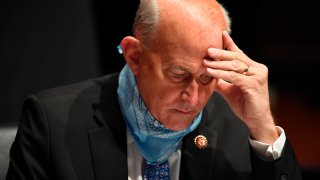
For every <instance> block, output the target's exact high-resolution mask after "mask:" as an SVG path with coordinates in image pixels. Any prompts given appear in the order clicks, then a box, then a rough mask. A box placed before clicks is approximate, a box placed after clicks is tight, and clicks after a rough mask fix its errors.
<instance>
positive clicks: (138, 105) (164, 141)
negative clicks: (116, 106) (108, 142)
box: [117, 65, 202, 164]
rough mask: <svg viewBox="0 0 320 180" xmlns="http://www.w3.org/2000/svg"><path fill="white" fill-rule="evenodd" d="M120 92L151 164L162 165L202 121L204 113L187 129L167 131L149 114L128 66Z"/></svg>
mask: <svg viewBox="0 0 320 180" xmlns="http://www.w3.org/2000/svg"><path fill="white" fill-rule="evenodd" d="M117 92H118V98H119V103H120V108H121V111H122V114H123V117H124V119H125V121H126V123H127V127H128V129H129V131H130V133H131V135H132V137H133V139H134V141H135V143H136V144H137V145H138V148H139V150H140V152H141V153H142V155H143V157H144V158H145V159H146V161H147V162H148V163H149V164H159V163H162V162H164V161H165V160H167V159H168V158H169V156H170V155H171V154H172V153H173V152H175V151H176V150H177V149H178V148H179V147H180V145H181V139H182V138H183V137H184V136H185V135H187V134H188V133H190V132H191V131H193V130H194V129H195V128H196V127H197V126H198V125H199V123H200V121H201V117H202V111H201V112H200V113H199V114H198V116H197V117H196V118H195V119H194V121H193V123H192V124H191V125H190V126H189V127H187V128H186V129H184V130H181V131H174V130H170V129H168V128H165V127H164V126H163V125H162V124H161V122H159V121H158V120H156V119H155V118H154V117H153V116H152V115H151V114H150V112H149V111H148V108H147V107H146V105H145V104H144V102H143V100H142V98H141V96H140V94H139V91H138V87H137V86H136V82H135V77H134V75H133V74H132V72H131V70H130V68H129V67H128V65H125V66H124V68H123V69H122V71H121V72H120V76H119V87H118V91H117Z"/></svg>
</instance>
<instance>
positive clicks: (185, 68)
mask: <svg viewBox="0 0 320 180" xmlns="http://www.w3.org/2000/svg"><path fill="white" fill-rule="evenodd" d="M173 68H174V69H177V70H182V71H186V72H191V70H190V69H189V68H187V67H183V66H179V65H175V66H174V67H173Z"/></svg>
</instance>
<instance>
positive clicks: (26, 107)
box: [6, 96, 50, 180]
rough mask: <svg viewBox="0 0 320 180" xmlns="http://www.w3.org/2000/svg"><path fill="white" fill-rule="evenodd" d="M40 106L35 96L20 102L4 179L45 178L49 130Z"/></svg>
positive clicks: (47, 177) (47, 175)
mask: <svg viewBox="0 0 320 180" xmlns="http://www.w3.org/2000/svg"><path fill="white" fill-rule="evenodd" d="M46 119H47V118H46V114H45V112H44V110H43V106H42V104H41V102H40V101H39V99H38V98H37V97H36V96H30V97H28V98H27V99H26V101H25V102H24V104H23V108H22V114H21V119H20V121H19V125H18V130H17V134H16V137H15V140H14V142H13V144H12V146H11V149H10V163H9V168H8V172H7V176H6V179H7V180H14V179H19V180H24V179H28V180H29V179H33V180H37V179H49V159H50V157H49V135H50V134H49V132H48V124H47V120H46Z"/></svg>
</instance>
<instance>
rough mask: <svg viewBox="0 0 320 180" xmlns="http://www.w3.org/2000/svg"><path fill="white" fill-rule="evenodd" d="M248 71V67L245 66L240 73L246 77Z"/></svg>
mask: <svg viewBox="0 0 320 180" xmlns="http://www.w3.org/2000/svg"><path fill="white" fill-rule="evenodd" d="M248 70H249V66H248V65H246V67H245V68H244V71H243V73H242V74H244V75H246V74H247V72H248Z"/></svg>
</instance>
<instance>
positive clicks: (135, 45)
mask: <svg viewBox="0 0 320 180" xmlns="http://www.w3.org/2000/svg"><path fill="white" fill-rule="evenodd" d="M120 46H121V49H122V53H123V56H124V58H125V60H126V62H127V64H128V65H129V67H130V69H131V71H132V73H133V74H134V75H136V74H137V73H138V67H139V65H140V57H141V53H142V46H141V42H140V41H139V40H138V39H136V38H134V37H132V36H126V37H124V38H123V39H122V41H121V44H120Z"/></svg>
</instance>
